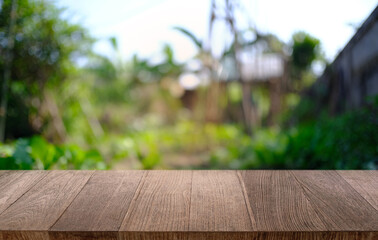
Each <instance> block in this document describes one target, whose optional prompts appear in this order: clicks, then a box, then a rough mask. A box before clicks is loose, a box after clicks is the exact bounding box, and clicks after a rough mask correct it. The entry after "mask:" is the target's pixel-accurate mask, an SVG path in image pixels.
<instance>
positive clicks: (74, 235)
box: [49, 231, 119, 240]
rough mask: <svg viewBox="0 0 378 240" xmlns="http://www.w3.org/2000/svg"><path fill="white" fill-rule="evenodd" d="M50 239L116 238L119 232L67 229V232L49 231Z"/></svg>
mask: <svg viewBox="0 0 378 240" xmlns="http://www.w3.org/2000/svg"><path fill="white" fill-rule="evenodd" d="M49 237H50V238H49V240H88V239H92V240H116V239H119V238H118V232H106V231H100V232H99V231H90V232H88V231H84V232H76V231H67V232H56V231H54V232H49Z"/></svg>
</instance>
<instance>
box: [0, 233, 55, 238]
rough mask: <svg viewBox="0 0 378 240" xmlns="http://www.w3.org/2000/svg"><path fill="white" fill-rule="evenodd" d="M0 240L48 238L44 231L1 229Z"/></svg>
mask: <svg viewBox="0 0 378 240" xmlns="http://www.w3.org/2000/svg"><path fill="white" fill-rule="evenodd" d="M0 240H50V239H49V234H48V232H46V231H3V232H0Z"/></svg>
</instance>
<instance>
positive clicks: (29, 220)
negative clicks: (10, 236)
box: [0, 171, 93, 233]
mask: <svg viewBox="0 0 378 240" xmlns="http://www.w3.org/2000/svg"><path fill="white" fill-rule="evenodd" d="M92 173H93V172H92V171H49V172H48V174H47V176H46V177H45V178H43V179H42V180H41V181H39V182H38V183H37V184H36V185H34V186H33V187H32V188H31V189H30V190H29V191H28V192H27V193H25V194H24V195H23V196H22V197H20V198H19V199H18V200H17V201H16V202H15V203H14V204H13V205H11V206H10V207H9V208H8V209H6V210H5V211H4V212H3V213H2V214H1V215H0V229H1V231H9V232H10V233H12V232H13V233H17V231H20V232H22V231H36V232H38V231H40V232H44V231H46V232H47V230H48V229H49V228H50V227H51V226H52V225H53V224H54V223H55V222H56V221H57V220H58V218H59V217H60V216H61V215H62V213H63V212H64V211H65V210H66V208H67V207H68V206H69V204H70V203H71V202H72V201H73V199H74V198H75V197H76V195H77V194H78V193H79V192H80V190H81V189H82V188H83V186H84V185H85V183H86V182H87V181H88V179H89V177H90V176H91V175H92ZM20 232H19V233H20Z"/></svg>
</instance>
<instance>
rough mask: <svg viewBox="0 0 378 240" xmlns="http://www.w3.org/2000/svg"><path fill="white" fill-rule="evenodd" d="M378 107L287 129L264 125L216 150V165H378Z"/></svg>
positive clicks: (274, 167)
mask: <svg viewBox="0 0 378 240" xmlns="http://www.w3.org/2000/svg"><path fill="white" fill-rule="evenodd" d="M377 119H378V109H377V107H373V108H370V109H362V110H359V111H355V112H351V113H346V114H344V115H342V116H339V117H336V118H329V117H327V118H323V119H319V120H318V121H317V122H307V123H306V124H302V125H299V126H297V127H295V128H292V129H290V130H287V131H281V132H280V131H278V130H277V129H261V130H259V131H257V132H256V134H255V135H254V136H253V138H252V139H246V138H242V139H238V141H234V142H233V143H231V144H229V145H228V146H227V147H226V148H220V149H218V150H217V151H215V152H214V153H213V154H212V156H211V160H210V163H211V165H210V167H211V168H216V169H217V168H233V169H239V168H241V169H251V168H259V169H261V168H270V169H377V168H378V148H377V146H378V121H377Z"/></svg>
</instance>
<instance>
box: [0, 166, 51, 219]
mask: <svg viewBox="0 0 378 240" xmlns="http://www.w3.org/2000/svg"><path fill="white" fill-rule="evenodd" d="M46 174H47V172H46V171H1V173H0V214H1V213H2V212H4V211H5V209H7V208H8V207H9V206H10V205H12V204H13V203H14V202H15V201H16V200H17V199H18V198H19V197H21V196H22V195H23V194H24V193H25V192H27V191H28V190H29V189H30V188H31V187H32V186H34V184H36V183H37V182H38V181H40V180H41V179H42V178H44V177H45V176H46Z"/></svg>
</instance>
